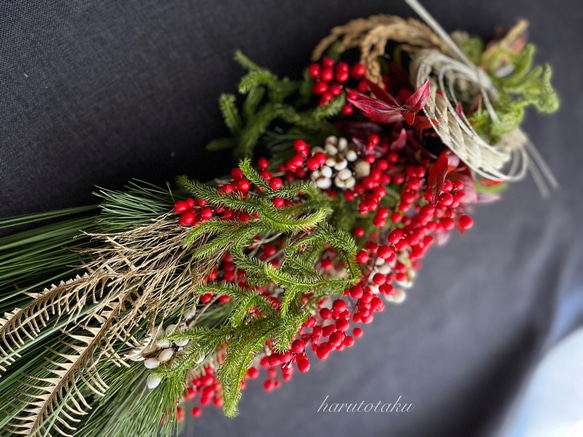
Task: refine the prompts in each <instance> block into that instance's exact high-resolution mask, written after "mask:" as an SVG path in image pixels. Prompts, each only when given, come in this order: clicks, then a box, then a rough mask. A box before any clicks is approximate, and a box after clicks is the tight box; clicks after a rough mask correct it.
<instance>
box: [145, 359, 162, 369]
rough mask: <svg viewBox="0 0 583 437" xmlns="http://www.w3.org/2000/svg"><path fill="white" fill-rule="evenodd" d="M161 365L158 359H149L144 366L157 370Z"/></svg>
mask: <svg viewBox="0 0 583 437" xmlns="http://www.w3.org/2000/svg"><path fill="white" fill-rule="evenodd" d="M159 365H160V361H158V360H157V359H156V358H148V359H147V360H146V361H144V366H145V367H146V369H155V368H156V367H158V366H159Z"/></svg>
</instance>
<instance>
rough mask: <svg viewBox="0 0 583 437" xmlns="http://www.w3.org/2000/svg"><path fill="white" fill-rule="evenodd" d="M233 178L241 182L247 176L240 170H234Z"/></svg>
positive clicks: (232, 172)
mask: <svg viewBox="0 0 583 437" xmlns="http://www.w3.org/2000/svg"><path fill="white" fill-rule="evenodd" d="M231 177H232V178H233V180H234V181H240V180H241V179H243V178H244V177H245V174H244V173H243V170H241V169H240V168H234V169H233V170H231Z"/></svg>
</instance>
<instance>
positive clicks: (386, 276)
mask: <svg viewBox="0 0 583 437" xmlns="http://www.w3.org/2000/svg"><path fill="white" fill-rule="evenodd" d="M309 72H310V75H311V76H312V77H313V78H314V81H315V83H314V94H316V95H319V96H321V97H320V104H321V105H326V104H328V103H329V101H330V100H331V99H332V97H334V96H335V95H338V94H340V93H341V92H342V90H343V88H342V87H343V84H344V83H345V82H346V81H347V80H348V79H349V77H352V78H354V79H362V78H363V77H364V75H365V74H366V69H365V67H364V66H362V65H360V64H356V65H354V66H353V67H352V68H349V67H348V65H347V64H345V63H342V62H339V63H338V64H335V63H334V61H333V60H331V59H329V58H325V59H323V60H322V62H321V63H319V64H312V65H311V66H310V69H309ZM399 83H400V82H399V80H393V81H389V79H388V78H385V88H387V89H389V88H390V89H391V90H392V91H393V92H394V94H395V95H397V96H398V99H399V100H403V99H406V98H407V97H408V96H409V95H411V90H410V87H409V86H407V87H403V88H398V86H397V85H398V84H399ZM358 87H359V89H361V88H362V90H361V92H366V91H367V90H368V84H367V82H366V81H364V80H361V82H360V83H359V85H358ZM338 90H339V91H338ZM347 106H348V107H349V108H350V109H346V107H345V110H346V111H343V112H344V113H345V115H349V114H351V113H352V111H353V107H352V106H351V105H347ZM424 135H426V134H425V133H424V132H423V129H421V130H419V129H418V127H408V126H405V125H404V124H403V122H400V121H397V122H395V123H392V124H388V125H387V124H384V125H377V128H375V129H373V132H371V133H369V134H368V135H365V136H364V138H354V136H352V140H353V142H354V144H356V145H357V146H358V149H359V150H358V160H356V161H354V168H355V169H354V173H353V174H354V176H355V179H356V183H355V185H354V188H353V189H352V190H350V189H346V190H343V191H341V190H340V189H338V188H336V187H335V186H331V188H329V189H327V190H326V192H327V193H328V195H329V196H331V197H337V196H338V195H341V196H343V197H344V200H345V201H347V202H349V203H351V205H352V206H353V211H354V217H352V219H353V227H352V231H353V234H354V236H355V237H356V238H357V242H358V244H359V245H360V250H359V251H358V252H357V253H356V257H355V259H356V261H357V262H358V263H359V264H360V265H361V268H362V272H363V278H362V280H361V281H360V282H359V283H358V284H357V285H355V286H353V287H351V288H349V289H347V290H345V291H344V293H343V296H342V297H340V298H337V299H335V300H330V299H324V300H322V301H320V302H319V303H318V308H317V310H316V312H315V313H314V314H313V316H312V317H310V318H309V319H308V320H307V321H306V323H305V324H304V325H303V327H302V329H301V330H300V332H299V333H298V335H297V337H296V338H295V339H294V341H293V342H292V344H291V347H290V349H289V350H288V351H285V352H275V351H274V350H273V344H272V342H271V340H270V341H268V342H267V343H266V345H265V349H264V352H263V354H261V355H259V356H258V357H257V358H256V362H255V363H254V365H253V366H252V367H250V368H249V369H248V372H247V375H246V378H249V379H255V378H257V377H258V376H259V373H260V370H259V369H264V370H265V373H266V379H265V380H264V382H263V387H264V389H265V390H267V391H271V390H274V389H276V388H278V387H280V386H281V383H282V382H285V381H289V380H290V379H291V377H292V374H293V373H294V369H295V366H297V369H298V370H299V371H300V372H302V373H304V372H307V371H308V370H309V369H310V356H311V354H312V353H313V354H314V355H315V356H316V357H317V358H319V359H322V360H324V359H326V358H327V357H328V355H329V354H330V353H331V352H332V351H335V350H339V351H341V350H343V349H345V348H348V347H351V346H352V345H353V344H354V341H355V338H358V337H360V336H361V335H362V334H363V331H362V329H361V328H360V327H354V328H353V329H352V332H351V335H350V334H349V329H350V324H351V323H355V324H356V323H364V324H368V323H371V322H372V320H373V318H374V313H375V312H380V311H382V310H383V309H384V307H385V304H384V302H383V299H384V300H387V301H389V302H395V300H394V298H395V296H397V294H398V293H402V289H403V288H406V287H407V286H409V285H410V283H411V281H412V278H413V277H414V273H415V271H416V270H417V269H419V268H420V266H421V264H420V260H421V258H423V256H424V255H425V253H426V252H427V250H428V249H429V247H431V246H432V245H433V244H434V242H435V241H437V240H439V238H440V237H443V236H445V235H447V234H448V232H449V231H450V230H452V229H453V228H454V227H457V229H458V230H460V231H461V232H463V231H464V230H466V229H469V228H470V227H472V219H471V217H469V216H468V215H467V214H466V208H465V205H464V203H463V202H464V199H465V198H466V190H468V189H472V187H470V186H465V183H464V181H467V177H466V176H467V168H465V167H464V166H463V164H461V165H458V167H456V168H447V170H449V171H448V172H446V173H445V174H444V177H445V180H444V181H443V185H442V186H441V185H440V187H441V189H439V191H438V190H437V189H436V188H435V186H434V185H432V182H430V174H431V171H432V169H433V167H434V166H435V165H436V159H435V155H433V154H431V153H429V152H427V151H426V150H424V149H423V148H422V146H421V142H422V141H423V136H424ZM427 135H430V134H427ZM347 136H350V135H347ZM293 150H294V152H295V153H294V155H293V156H292V157H291V158H289V159H288V160H287V162H286V163H285V164H282V165H280V166H279V167H278V168H277V170H276V171H274V172H272V171H269V170H268V168H269V162H268V161H267V160H266V159H265V158H260V159H259V161H258V163H257V167H258V170H259V175H260V176H261V177H262V178H263V179H264V180H265V181H266V182H267V183H268V184H269V186H270V188H271V189H273V190H280V189H281V188H282V186H283V184H284V183H285V182H292V181H294V180H296V179H300V180H305V179H309V178H310V174H311V172H314V171H316V170H318V169H320V168H321V167H322V166H324V165H325V163H326V162H327V159H329V157H328V156H327V155H325V154H324V153H321V152H317V153H315V152H314V151H312V150H311V148H310V146H309V145H308V144H306V142H305V141H303V140H301V139H297V140H295V141H294V142H293ZM314 150H316V149H314ZM320 150H322V149H320ZM351 165H352V164H351ZM356 166H360V168H365V169H366V171H365V172H364V173H362V174H364V176H359V177H358V178H357V177H356ZM349 170H350V171H353V170H352V169H349ZM466 184H467V182H466ZM470 185H471V184H470ZM217 189H218V190H220V191H222V192H224V193H232V192H235V191H236V192H238V194H239V195H240V196H241V198H246V196H248V195H260V194H261V193H262V189H261V187H256V186H254V185H253V184H251V183H250V181H248V180H247V179H246V178H245V175H244V174H243V172H242V171H241V170H240V169H239V168H235V169H233V170H232V172H231V181H229V182H227V183H225V184H224V185H222V186H220V187H218V188H217ZM434 195H435V198H433V197H434ZM300 200H301V195H300V194H299V193H298V197H297V198H296V200H294V199H291V200H290V199H286V200H284V199H283V198H277V197H276V198H275V199H274V200H273V204H274V206H275V207H278V208H281V207H284V206H291V205H293V204H294V203H295V202H296V201H300ZM174 209H175V211H176V212H177V213H179V214H181V216H180V219H179V222H180V224H181V225H183V226H191V225H196V224H198V223H200V222H203V221H205V220H209V219H210V218H211V217H216V218H218V219H220V220H240V221H243V222H245V221H249V220H253V219H254V218H257V219H259V218H260V217H258V216H255V217H253V216H249V214H247V213H246V212H244V211H232V210H229V209H228V208H225V207H224V206H219V207H214V208H211V207H209V206H208V202H207V201H206V200H205V199H196V200H193V199H186V200H185V201H178V202H176V204H175V207H174ZM307 234H308V233H306V235H307ZM284 244H285V237H280V238H279V239H277V240H275V241H264V240H263V239H262V238H261V236H257V237H256V238H255V240H254V241H253V244H252V245H251V246H250V247H249V249H250V250H252V251H253V253H254V254H255V255H256V256H257V257H258V258H259V259H261V260H262V261H266V262H270V263H272V264H273V265H274V266H275V267H276V268H277V267H278V266H279V263H280V262H281V261H282V256H283V255H282V254H283V251H282V247H283V246H284ZM316 267H317V268H318V269H320V270H321V272H322V273H324V272H325V273H326V274H329V275H330V276H331V277H332V276H334V275H336V274H337V272H338V271H339V270H340V269H342V268H344V266H343V264H342V263H341V262H337V257H335V253H334V252H333V251H332V250H327V251H325V252H324V254H323V255H322V257H321V259H320V260H319V262H318V264H317V265H316ZM205 281H209V282H211V281H225V282H230V283H236V284H237V285H238V286H240V287H243V288H247V289H251V290H253V291H255V292H256V293H259V294H262V295H264V296H267V297H268V298H269V299H270V300H271V302H272V303H273V307H274V308H275V309H277V308H279V305H280V300H279V299H280V297H281V290H277V289H276V287H272V286H271V285H269V284H268V285H262V286H256V287H251V286H249V284H248V281H247V277H246V273H245V271H244V270H243V269H240V268H238V267H237V265H236V263H235V262H234V260H233V257H232V256H231V255H230V254H229V253H227V254H226V255H225V256H224V258H223V259H222V260H221V261H220V262H219V263H218V265H217V266H216V268H215V269H214V270H213V271H212V272H211V273H210V275H209V276H208V277H207V278H205ZM308 297H309V296H305V298H306V299H307V298H308ZM212 299H213V294H212V293H209V294H206V295H203V296H201V302H203V303H206V302H210V301H211V300H212ZM229 301H230V299H229V298H228V297H221V298H220V302H221V303H223V304H227V303H228V302H229ZM250 315H251V316H252V317H262V314H261V313H260V311H259V310H257V309H252V310H251V311H250ZM310 350H311V352H310ZM294 364H295V366H294ZM213 372H214V370H213V368H212V366H207V367H205V368H204V371H203V372H202V373H201V374H200V375H199V376H197V378H196V379H194V380H193V383H192V386H191V387H189V388H188V389H187V392H186V393H185V395H184V398H185V399H187V400H189V399H192V398H193V397H194V396H195V394H196V393H200V395H201V396H200V399H201V402H200V406H205V405H208V404H210V403H211V401H212V403H213V404H214V405H216V406H220V405H222V394H221V393H222V392H221V390H220V386H219V383H218V381H217V380H216V378H215V376H214V373H213ZM200 414H201V409H200V407H199V406H197V407H195V408H194V410H193V415H194V416H195V417H197V416H199V415H200Z"/></svg>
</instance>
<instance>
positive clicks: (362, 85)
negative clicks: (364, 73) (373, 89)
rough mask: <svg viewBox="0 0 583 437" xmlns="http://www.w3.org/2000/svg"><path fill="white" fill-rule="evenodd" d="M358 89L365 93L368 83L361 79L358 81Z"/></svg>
mask: <svg viewBox="0 0 583 437" xmlns="http://www.w3.org/2000/svg"><path fill="white" fill-rule="evenodd" d="M357 88H358V91H360V92H361V93H366V92H367V91H368V83H366V81H364V80H361V81H360V82H358V86H357Z"/></svg>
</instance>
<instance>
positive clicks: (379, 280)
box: [372, 273, 387, 285]
mask: <svg viewBox="0 0 583 437" xmlns="http://www.w3.org/2000/svg"><path fill="white" fill-rule="evenodd" d="M386 280H387V277H386V276H385V275H383V274H382V273H375V275H374V276H373V277H372V282H374V283H375V284H376V285H383V284H384V283H385V282H386Z"/></svg>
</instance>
